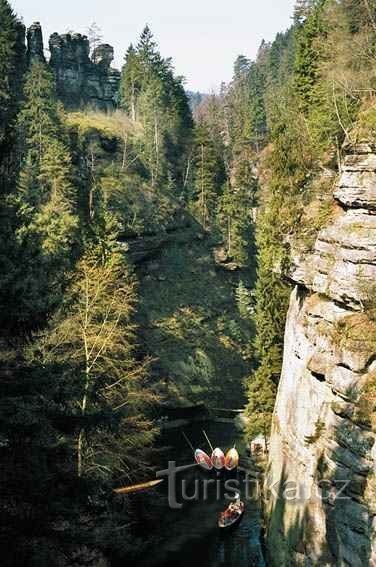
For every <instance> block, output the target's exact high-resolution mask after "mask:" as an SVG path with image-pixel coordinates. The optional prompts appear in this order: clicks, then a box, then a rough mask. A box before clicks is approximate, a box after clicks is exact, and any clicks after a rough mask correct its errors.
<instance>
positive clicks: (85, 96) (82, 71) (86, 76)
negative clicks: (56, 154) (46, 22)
mask: <svg viewBox="0 0 376 567" xmlns="http://www.w3.org/2000/svg"><path fill="white" fill-rule="evenodd" d="M27 43H28V61H29V63H30V62H32V61H35V60H37V61H45V58H44V49H43V37H42V29H41V26H40V24H39V23H38V22H37V23H35V24H33V25H32V26H31V27H30V28H29V29H28V31H27ZM49 48H50V60H49V65H50V67H51V69H52V71H53V73H54V75H55V79H56V89H57V94H58V97H59V98H60V100H61V101H62V102H63V103H64V105H65V106H66V107H67V108H69V109H78V108H81V107H88V106H89V107H94V108H97V109H99V110H104V111H107V110H113V109H114V108H115V107H116V104H117V97H118V91H119V82H120V72H119V71H117V70H116V69H113V68H112V67H111V63H112V61H113V58H114V50H113V48H112V47H111V46H110V45H108V44H103V45H99V46H97V47H96V48H95V49H94V51H93V53H92V55H91V56H90V45H89V40H88V38H87V37H86V36H84V35H81V34H78V33H77V34H75V33H74V34H71V33H67V34H63V35H59V34H57V33H54V34H52V35H51V37H50V40H49Z"/></svg>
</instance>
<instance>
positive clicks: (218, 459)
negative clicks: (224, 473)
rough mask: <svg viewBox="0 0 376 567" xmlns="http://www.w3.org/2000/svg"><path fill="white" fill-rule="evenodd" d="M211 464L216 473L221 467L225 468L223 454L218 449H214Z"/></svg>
mask: <svg viewBox="0 0 376 567" xmlns="http://www.w3.org/2000/svg"><path fill="white" fill-rule="evenodd" d="M211 462H212V464H213V467H214V468H215V469H217V471H220V470H222V469H223V467H224V466H225V454H224V452H223V451H222V449H220V448H219V447H217V448H216V449H214V451H213V452H212V455H211Z"/></svg>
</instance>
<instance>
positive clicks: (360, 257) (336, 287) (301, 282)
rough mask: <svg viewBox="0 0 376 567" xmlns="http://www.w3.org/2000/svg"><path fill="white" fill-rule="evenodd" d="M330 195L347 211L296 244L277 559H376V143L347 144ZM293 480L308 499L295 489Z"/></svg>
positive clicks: (274, 463) (283, 393) (272, 526)
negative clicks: (371, 402) (373, 418)
mask: <svg viewBox="0 0 376 567" xmlns="http://www.w3.org/2000/svg"><path fill="white" fill-rule="evenodd" d="M350 152H351V153H350ZM333 198H334V199H335V200H336V202H337V203H339V205H340V210H339V211H337V214H336V215H335V218H333V219H332V221H331V222H330V224H329V225H328V226H327V227H326V228H324V229H322V230H321V231H320V233H319V234H318V236H317V238H316V242H315V245H314V248H313V251H312V252H311V253H310V254H308V255H307V254H303V253H302V252H301V251H298V250H293V251H292V263H291V269H290V273H289V278H290V280H291V281H292V282H294V283H295V284H296V287H295V289H294V291H293V293H292V295H291V300H290V307H289V313H288V317H287V323H286V331H285V347H284V361H283V368H282V375H281V380H280V384H279V390H278V395H277V400H276V407H275V413H274V419H273V429H272V436H271V442H270V461H269V468H268V474H267V478H266V488H267V489H268V488H269V491H267V494H268V493H269V498H268V519H269V525H268V546H269V550H270V563H271V564H272V565H278V566H280V565H289V566H290V565H328V566H329V565H333V566H334V565H346V564H348V565H351V566H352V567H363V566H365V565H374V564H376V530H375V526H376V515H375V512H376V511H375V506H374V505H373V506H372V496H370V495H372V494H374V492H373V490H374V485H375V480H374V479H375V475H376V467H375V464H376V445H375V439H376V437H375V433H374V431H373V430H372V427H371V423H370V419H369V418H370V416H369V415H368V414H367V407H366V408H365V406H364V398H365V395H366V394H365V392H366V388H367V384H369V383H370V382H371V381H372V380H373V381H374V380H375V374H376V362H375V356H376V355H375V353H376V321H375V317H374V315H373V311H372V309H374V307H375V292H376V215H375V214H374V211H375V205H376V153H374V149H373V147H372V146H371V145H370V144H368V143H366V142H364V143H362V144H359V145H358V146H355V147H353V148H351V149H349V154H348V155H347V156H346V158H345V160H344V164H343V166H342V171H341V175H340V178H339V181H338V183H337V186H336V188H335V190H334V195H333ZM273 486H274V487H275V486H278V491H277V492H276V491H275V490H270V487H273ZM292 486H295V487H296V488H297V489H299V487H302V493H303V496H301V495H300V496H301V497H299V498H287V496H286V493H285V491H286V488H287V487H288V489H289V494H291V487H292ZM373 498H374V497H373Z"/></svg>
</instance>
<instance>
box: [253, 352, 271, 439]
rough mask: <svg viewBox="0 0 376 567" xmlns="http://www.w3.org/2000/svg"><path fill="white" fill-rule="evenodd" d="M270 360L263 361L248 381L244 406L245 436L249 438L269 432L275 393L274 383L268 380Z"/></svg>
mask: <svg viewBox="0 0 376 567" xmlns="http://www.w3.org/2000/svg"><path fill="white" fill-rule="evenodd" d="M270 362H271V363H273V361H269V360H265V361H263V363H262V365H261V366H260V367H259V368H258V370H257V371H256V372H255V373H254V375H253V376H252V379H251V380H250V381H249V386H248V398H249V403H248V405H247V408H246V416H247V417H248V419H249V422H248V425H247V436H248V437H249V438H250V439H252V438H254V437H256V436H257V435H259V434H261V435H263V436H264V437H265V438H267V437H268V436H269V433H270V427H271V423H272V415H273V409H274V402H275V396H276V393H277V387H276V385H275V384H274V382H272V381H271V380H270V367H269V363H270Z"/></svg>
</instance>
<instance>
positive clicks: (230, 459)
mask: <svg viewBox="0 0 376 567" xmlns="http://www.w3.org/2000/svg"><path fill="white" fill-rule="evenodd" d="M238 465H239V453H238V452H237V450H236V449H235V447H233V448H232V449H230V450H229V451H227V454H226V458H225V468H226V470H228V471H232V470H234V469H236V467H237V466H238Z"/></svg>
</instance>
